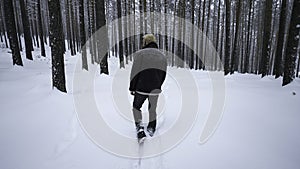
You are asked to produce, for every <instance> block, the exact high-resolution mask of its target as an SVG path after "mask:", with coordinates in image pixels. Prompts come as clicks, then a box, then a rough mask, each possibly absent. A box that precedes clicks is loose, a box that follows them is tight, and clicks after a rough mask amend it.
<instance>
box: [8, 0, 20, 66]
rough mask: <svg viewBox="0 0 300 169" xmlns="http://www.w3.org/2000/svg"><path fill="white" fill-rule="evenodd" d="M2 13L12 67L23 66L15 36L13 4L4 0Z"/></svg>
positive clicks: (9, 0)
mask: <svg viewBox="0 0 300 169" xmlns="http://www.w3.org/2000/svg"><path fill="white" fill-rule="evenodd" d="M4 13H5V23H6V27H7V34H8V39H9V45H10V49H11V52H12V59H13V65H15V64H16V65H19V66H23V62H22V58H21V54H20V48H19V42H18V36H17V28H16V21H15V14H14V7H13V2H12V1H11V0H4Z"/></svg>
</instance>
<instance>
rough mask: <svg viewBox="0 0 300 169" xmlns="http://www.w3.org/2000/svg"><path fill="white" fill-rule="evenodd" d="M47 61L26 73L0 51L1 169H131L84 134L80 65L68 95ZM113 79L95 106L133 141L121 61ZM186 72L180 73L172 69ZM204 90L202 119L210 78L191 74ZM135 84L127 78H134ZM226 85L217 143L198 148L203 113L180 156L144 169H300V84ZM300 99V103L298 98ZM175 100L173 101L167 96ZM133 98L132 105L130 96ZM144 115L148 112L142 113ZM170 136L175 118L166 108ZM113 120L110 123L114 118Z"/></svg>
mask: <svg viewBox="0 0 300 169" xmlns="http://www.w3.org/2000/svg"><path fill="white" fill-rule="evenodd" d="M47 51H48V52H47V56H48V57H46V58H43V57H39V54H38V53H39V51H38V49H37V50H36V51H35V52H34V56H35V59H34V61H28V60H25V57H24V53H23V61H24V67H18V66H12V59H11V54H10V53H8V50H7V49H0V93H1V97H0V108H1V112H0V133H1V135H0V168H1V169H96V168H106V169H131V168H134V167H136V164H137V159H131V158H123V157H118V156H115V155H112V154H110V153H108V152H106V151H104V150H102V149H101V148H99V147H98V146H96V145H95V144H94V143H93V142H92V141H91V140H90V139H89V138H88V137H87V135H86V134H85V133H84V131H83V130H82V129H81V127H80V125H79V122H78V120H77V116H76V110H75V107H74V103H73V96H72V93H73V91H72V80H73V70H74V65H75V62H76V60H77V58H78V57H80V56H79V55H78V57H77V58H76V57H71V56H70V54H69V53H68V52H67V54H66V57H65V65H66V78H67V90H68V93H67V94H64V93H61V92H59V91H57V90H52V87H51V61H50V52H49V48H48V49H47ZM109 64H110V70H111V75H109V76H105V75H97V76H96V79H95V84H96V86H97V89H96V90H95V91H96V98H97V100H98V101H99V102H102V101H103V102H104V101H106V102H107V104H106V105H107V107H104V109H105V110H106V113H107V115H108V117H107V118H106V119H107V120H108V123H111V124H115V129H116V130H120V132H121V133H124V134H126V133H128V134H129V135H130V137H134V132H133V131H134V128H133V124H129V123H126V122H124V120H123V121H122V118H118V119H116V118H113V117H115V116H116V112H115V110H114V109H113V108H112V106H113V103H112V100H110V99H109V98H107V97H105V95H107V96H109V95H111V91H110V90H107V89H109V87H110V86H109V85H110V84H111V83H112V81H113V78H114V75H115V74H116V73H117V72H120V71H123V72H127V73H129V71H130V66H128V65H127V67H126V69H123V70H119V69H118V63H117V60H116V59H114V58H111V59H110V61H109ZM169 69H173V70H174V71H175V72H176V71H181V70H180V69H176V68H169ZM191 73H192V74H193V76H194V78H195V79H196V82H197V85H198V92H199V93H200V94H199V97H200V98H199V100H200V103H201V104H200V109H201V110H200V111H201V112H207V111H209V109H210V104H211V84H210V80H209V77H208V73H207V72H205V71H194V70H193V71H191ZM128 78H129V77H128ZM225 79H226V101H225V109H224V115H223V118H222V121H221V123H220V125H219V127H218V129H217V130H216V132H215V134H214V135H213V137H211V139H210V140H208V142H207V143H205V144H203V145H200V144H198V142H199V141H198V139H199V137H200V131H201V128H202V127H203V121H204V120H205V118H206V114H205V113H199V115H198V117H197V119H196V123H195V125H194V126H193V129H192V131H191V132H190V133H189V134H188V136H187V137H186V138H185V139H184V140H183V141H182V142H181V143H180V144H178V145H177V146H176V147H175V148H174V149H172V150H170V151H168V152H166V153H164V154H162V155H160V156H157V157H153V158H147V159H142V162H141V166H140V167H141V168H149V169H150V168H153V169H154V168H155V169H159V168H161V169H183V168H191V169H198V168H204V169H208V168H210V169H223V168H232V169H241V168H243V169H247V168H248V169H253V168H269V169H271V168H272V169H283V168H284V169H295V168H300V151H299V147H300V135H299V129H300V122H299V120H300V111H299V110H300V104H299V101H300V80H299V79H296V80H295V81H294V82H293V83H292V84H290V85H288V86H286V87H281V80H282V79H276V80H275V79H274V77H271V76H268V77H265V78H263V79H261V78H260V76H257V75H249V74H246V75H243V74H234V75H231V76H227V77H225ZM174 83H175V82H174V79H172V78H171V77H169V76H168V77H167V79H166V82H165V84H164V87H163V90H164V92H165V93H166V96H168V97H166V98H167V102H170V103H172V102H176V100H177V99H178V98H177V96H176V93H177V89H176V85H175V84H174ZM293 93H295V94H296V95H294V94H293ZM168 94H169V95H168ZM128 97H129V98H130V99H132V97H131V96H130V95H129V93H128ZM143 108H144V109H145V106H144V107H143ZM165 109H166V110H167V111H166V113H165V115H164V118H165V120H164V125H162V126H161V127H160V128H159V129H158V130H160V132H163V131H167V129H168V127H170V126H171V125H172V124H173V123H174V120H176V116H177V114H175V113H174V114H172V111H173V110H174V109H176V106H169V107H168V106H167V107H165ZM110 115H111V116H112V117H111V118H110Z"/></svg>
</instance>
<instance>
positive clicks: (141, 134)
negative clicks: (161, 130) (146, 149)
mask: <svg viewBox="0 0 300 169" xmlns="http://www.w3.org/2000/svg"><path fill="white" fill-rule="evenodd" d="M136 131H137V139H138V142H139V143H142V142H144V140H145V138H146V134H145V131H144V127H143V126H141V125H139V124H138V125H137V126H136Z"/></svg>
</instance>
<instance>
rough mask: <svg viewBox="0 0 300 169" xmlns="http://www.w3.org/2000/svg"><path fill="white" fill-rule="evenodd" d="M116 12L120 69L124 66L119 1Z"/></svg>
mask: <svg viewBox="0 0 300 169" xmlns="http://www.w3.org/2000/svg"><path fill="white" fill-rule="evenodd" d="M117 11H118V28H119V29H118V32H119V34H118V37H119V43H118V44H119V59H120V68H125V65H124V48H123V41H122V35H123V25H122V24H123V23H122V6H121V1H117Z"/></svg>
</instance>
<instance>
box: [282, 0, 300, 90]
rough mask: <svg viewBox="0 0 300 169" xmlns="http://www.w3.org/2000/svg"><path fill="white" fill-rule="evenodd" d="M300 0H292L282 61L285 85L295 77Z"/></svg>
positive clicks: (299, 29)
mask: <svg viewBox="0 0 300 169" xmlns="http://www.w3.org/2000/svg"><path fill="white" fill-rule="evenodd" d="M299 11H300V1H298V0H294V4H293V10H292V18H291V23H290V29H289V36H288V41H287V43H288V46H287V49H286V57H285V62H284V76H283V82H282V85H283V86H285V85H287V84H289V83H291V82H292V81H293V79H294V78H295V66H296V63H295V61H296V57H297V54H298V53H297V52H298V44H299V36H300V35H299V32H300V26H299V25H300V14H299Z"/></svg>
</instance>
